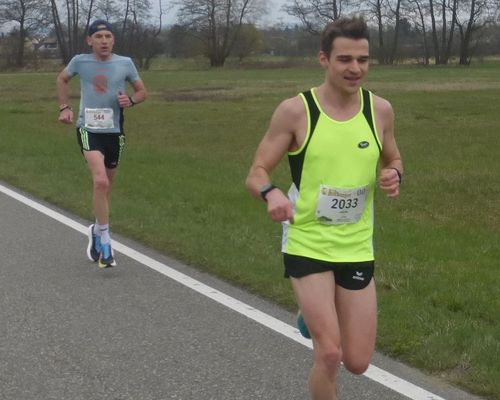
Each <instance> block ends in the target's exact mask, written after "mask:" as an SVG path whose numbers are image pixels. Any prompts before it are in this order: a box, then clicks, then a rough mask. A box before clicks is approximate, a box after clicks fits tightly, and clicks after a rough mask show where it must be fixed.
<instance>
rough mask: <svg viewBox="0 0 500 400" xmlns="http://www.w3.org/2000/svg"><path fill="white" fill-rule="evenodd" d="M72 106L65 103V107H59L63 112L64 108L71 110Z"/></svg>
mask: <svg viewBox="0 0 500 400" xmlns="http://www.w3.org/2000/svg"><path fill="white" fill-rule="evenodd" d="M71 109H72V108H71V106H68V105H65V106H64V107H62V108H60V109H59V112H60V113H62V112H63V111H64V110H71Z"/></svg>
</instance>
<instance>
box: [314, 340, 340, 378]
mask: <svg viewBox="0 0 500 400" xmlns="http://www.w3.org/2000/svg"><path fill="white" fill-rule="evenodd" d="M341 361H342V349H341V348H340V347H338V346H330V347H329V348H328V349H327V350H326V351H323V352H322V354H320V355H319V362H321V364H322V366H323V369H324V370H325V371H326V373H327V374H328V375H329V376H331V377H332V378H335V377H336V376H337V373H338V370H339V365H340V362H341Z"/></svg>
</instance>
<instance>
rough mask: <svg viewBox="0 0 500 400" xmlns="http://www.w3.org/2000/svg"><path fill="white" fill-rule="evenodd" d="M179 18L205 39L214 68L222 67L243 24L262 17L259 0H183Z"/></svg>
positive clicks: (180, 3) (179, 3)
mask: <svg viewBox="0 0 500 400" xmlns="http://www.w3.org/2000/svg"><path fill="white" fill-rule="evenodd" d="M177 4H178V5H179V11H178V17H179V20H180V22H181V24H183V25H184V26H186V27H188V28H189V31H190V32H193V33H194V35H195V36H196V37H197V38H198V39H199V40H200V41H201V42H202V44H203V46H204V48H205V53H206V56H207V57H208V59H209V60H210V65H211V66H212V67H221V66H223V65H224V63H225V61H226V58H227V57H228V56H229V54H230V53H231V50H232V48H233V45H234V43H235V41H236V39H237V38H238V35H239V32H240V30H241V26H242V25H243V24H244V23H252V22H253V19H256V18H258V16H259V13H260V12H262V11H263V7H258V6H259V4H258V3H257V0H179V2H178V3H177Z"/></svg>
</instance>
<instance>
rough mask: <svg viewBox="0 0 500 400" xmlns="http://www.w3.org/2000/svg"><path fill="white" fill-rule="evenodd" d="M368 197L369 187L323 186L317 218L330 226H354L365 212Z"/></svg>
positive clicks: (319, 197)
mask: <svg viewBox="0 0 500 400" xmlns="http://www.w3.org/2000/svg"><path fill="white" fill-rule="evenodd" d="M367 197H368V187H367V186H363V187H358V188H349V189H346V188H333V187H329V186H326V185H321V186H320V188H319V196H318V205H317V208H316V218H317V219H318V221H320V222H321V223H324V224H329V225H340V224H354V223H356V222H358V221H359V220H360V218H361V216H362V215H363V213H364V211H365V205H366V199H367Z"/></svg>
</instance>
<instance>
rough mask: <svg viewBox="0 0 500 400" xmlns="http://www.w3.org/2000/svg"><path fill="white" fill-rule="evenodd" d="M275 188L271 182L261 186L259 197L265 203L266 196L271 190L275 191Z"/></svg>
mask: <svg viewBox="0 0 500 400" xmlns="http://www.w3.org/2000/svg"><path fill="white" fill-rule="evenodd" d="M276 188H277V186H274V185H273V184H272V183H271V182H269V183H266V184H265V185H262V186H261V188H260V197H262V200H264V201H267V199H266V196H267V194H268V193H269V192H270V191H271V190H273V189H276Z"/></svg>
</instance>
